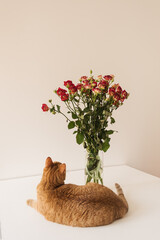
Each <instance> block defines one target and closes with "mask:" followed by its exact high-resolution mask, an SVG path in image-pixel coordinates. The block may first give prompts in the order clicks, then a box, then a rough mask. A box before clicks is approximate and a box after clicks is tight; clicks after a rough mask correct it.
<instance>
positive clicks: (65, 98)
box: [61, 93, 69, 101]
mask: <svg viewBox="0 0 160 240" xmlns="http://www.w3.org/2000/svg"><path fill="white" fill-rule="evenodd" d="M68 98H69V94H66V93H65V94H63V95H61V100H62V101H67V100H68Z"/></svg>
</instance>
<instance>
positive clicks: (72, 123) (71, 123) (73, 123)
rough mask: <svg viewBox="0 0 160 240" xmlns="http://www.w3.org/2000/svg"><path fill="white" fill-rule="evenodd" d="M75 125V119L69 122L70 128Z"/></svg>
mask: <svg viewBox="0 0 160 240" xmlns="http://www.w3.org/2000/svg"><path fill="white" fill-rule="evenodd" d="M74 127H75V122H73V121H71V122H69V124H68V129H72V128H74Z"/></svg>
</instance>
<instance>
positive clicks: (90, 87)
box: [84, 83, 92, 89]
mask: <svg viewBox="0 0 160 240" xmlns="http://www.w3.org/2000/svg"><path fill="white" fill-rule="evenodd" d="M84 88H85V89H92V85H91V84H90V83H88V84H85V85H84Z"/></svg>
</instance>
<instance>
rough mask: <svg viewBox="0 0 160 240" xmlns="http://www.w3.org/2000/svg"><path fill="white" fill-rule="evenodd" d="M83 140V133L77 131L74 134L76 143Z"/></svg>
mask: <svg viewBox="0 0 160 240" xmlns="http://www.w3.org/2000/svg"><path fill="white" fill-rule="evenodd" d="M83 140H84V134H83V133H82V132H78V133H77V135H76V141H77V143H78V144H81V143H82V142H83Z"/></svg>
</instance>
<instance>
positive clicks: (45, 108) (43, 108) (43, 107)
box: [42, 104, 49, 112]
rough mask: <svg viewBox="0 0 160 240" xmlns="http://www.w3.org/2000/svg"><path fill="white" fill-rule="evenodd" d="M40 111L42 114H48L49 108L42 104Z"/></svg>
mask: <svg viewBox="0 0 160 240" xmlns="http://www.w3.org/2000/svg"><path fill="white" fill-rule="evenodd" d="M42 110H43V112H48V110H49V107H48V106H47V104H42Z"/></svg>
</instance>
